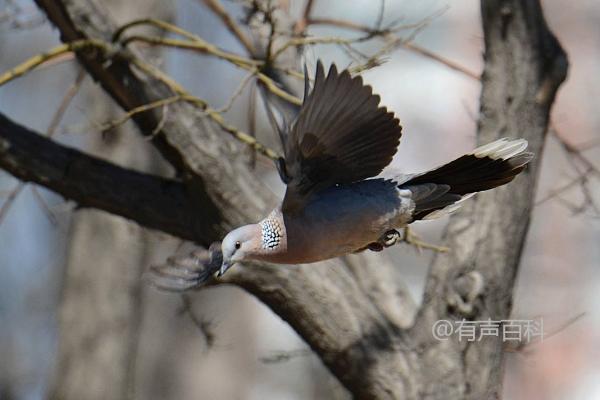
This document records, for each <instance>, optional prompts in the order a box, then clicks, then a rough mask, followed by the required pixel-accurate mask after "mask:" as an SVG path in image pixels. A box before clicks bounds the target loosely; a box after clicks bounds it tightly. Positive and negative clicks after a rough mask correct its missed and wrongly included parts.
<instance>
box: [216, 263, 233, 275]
mask: <svg viewBox="0 0 600 400" xmlns="http://www.w3.org/2000/svg"><path fill="white" fill-rule="evenodd" d="M230 267H231V263H229V262H227V261H223V263H222V264H221V268H219V272H217V277H220V276H221V275H223V274H224V273H225V271H227V270H228V269H229V268H230Z"/></svg>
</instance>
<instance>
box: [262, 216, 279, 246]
mask: <svg viewBox="0 0 600 400" xmlns="http://www.w3.org/2000/svg"><path fill="white" fill-rule="evenodd" d="M260 227H261V228H262V247H263V249H265V250H275V249H276V248H277V247H279V244H280V243H281V235H282V229H281V226H280V225H279V221H277V220H276V219H275V218H267V219H265V220H263V221H262V222H261V223H260Z"/></svg>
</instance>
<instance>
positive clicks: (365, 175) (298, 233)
mask: <svg viewBox="0 0 600 400" xmlns="http://www.w3.org/2000/svg"><path fill="white" fill-rule="evenodd" d="M306 76H307V74H306V73H305V89H304V101H303V104H302V106H301V108H300V111H299V113H298V115H297V117H296V119H295V122H294V123H293V124H292V126H291V128H286V129H285V131H283V132H280V136H281V140H282V144H283V150H284V156H283V157H282V158H280V159H279V160H278V161H277V169H278V171H279V175H280V177H281V179H282V180H283V182H284V183H285V184H286V185H287V188H286V192H285V196H284V198H283V200H282V202H281V203H280V204H279V205H278V206H277V207H276V208H275V209H274V210H272V211H271V212H270V213H269V214H268V215H267V216H266V217H265V218H264V219H263V220H261V221H259V222H258V223H256V224H250V225H246V226H242V227H240V228H237V229H234V230H233V231H231V232H229V233H228V234H227V235H226V236H225V238H224V239H223V241H222V244H221V254H219V257H212V260H213V261H212V262H213V264H214V263H215V261H214V260H217V261H216V263H217V265H213V267H211V268H209V272H210V274H211V275H212V273H214V272H215V270H218V275H222V274H223V273H225V272H226V271H227V270H228V269H229V268H230V267H231V266H232V265H234V264H235V263H238V262H242V261H247V260H260V261H267V262H271V263H283V264H301V263H313V262H317V261H322V260H327V259H330V258H334V257H338V256H342V255H345V254H348V253H355V252H360V251H364V250H367V249H370V250H374V251H380V250H382V249H383V248H385V247H389V246H391V245H393V244H395V243H396V242H397V241H398V240H399V237H400V234H399V232H398V229H400V228H403V227H405V226H406V225H408V224H410V223H412V222H414V221H418V220H426V219H433V218H439V217H441V216H443V215H446V214H448V213H451V212H453V211H455V210H456V209H458V208H459V207H460V206H461V204H462V202H463V201H464V200H465V199H467V198H468V197H470V196H471V195H473V194H474V193H476V192H481V191H484V190H489V189H493V188H495V187H498V186H501V185H504V184H506V183H508V182H510V181H512V180H513V179H514V178H515V176H516V175H518V174H519V173H520V172H521V171H522V170H523V169H524V168H525V166H526V164H527V163H528V162H529V161H531V159H532V158H533V154H532V153H529V152H526V151H525V150H526V148H527V141H526V140H524V139H515V140H510V139H506V138H503V139H499V140H497V141H494V142H492V143H489V144H487V145H485V146H482V147H479V148H476V149H475V150H473V152H471V153H469V154H465V155H463V156H462V157H459V158H457V159H456V160H454V161H451V162H449V163H447V164H445V165H442V166H440V167H438V168H434V169H432V170H430V171H427V172H423V173H418V174H401V175H397V176H395V177H393V178H391V179H385V178H381V177H377V176H378V175H379V174H380V173H381V172H382V170H383V169H384V168H385V167H386V166H387V165H388V164H389V163H390V162H391V161H392V158H393V157H394V154H395V153H396V150H397V147H398V145H399V144H400V137H401V135H402V127H401V126H400V121H399V120H398V119H397V118H395V116H394V113H393V112H390V111H388V110H387V108H386V107H383V106H380V105H379V102H380V97H379V96H378V95H376V94H373V92H372V89H371V87H370V86H368V85H365V84H364V83H363V81H362V78H361V77H360V76H355V77H352V76H351V75H350V73H349V71H348V70H343V71H342V72H338V70H337V68H336V66H335V65H331V67H330V69H329V72H328V73H327V75H325V71H324V68H323V65H322V64H321V62H318V63H317V68H316V76H315V79H314V85H313V87H312V90H310V82H309V80H308V78H307V77H306ZM280 131H281V130H280ZM198 263H200V264H201V262H196V264H198ZM170 264H173V265H176V264H177V263H176V262H172V261H170ZM218 264H220V265H218ZM171 267H172V266H167V267H165V268H167V269H166V270H163V271H162V272H161V271H158V272H159V273H160V275H162V276H166V277H167V278H173V277H174V278H177V279H176V280H177V282H171V283H174V284H175V285H174V286H171V288H174V289H177V290H178V289H187V288H189V287H192V286H194V285H195V284H196V283H197V281H198V279H205V277H206V270H205V271H204V272H203V275H202V278H199V276H198V271H195V270H189V271H187V272H185V273H184V275H185V276H183V275H178V274H181V272H176V273H175V274H173V271H175V270H174V269H173V268H171ZM164 287H166V288H169V287H168V285H164Z"/></svg>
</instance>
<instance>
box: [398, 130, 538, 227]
mask: <svg viewBox="0 0 600 400" xmlns="http://www.w3.org/2000/svg"><path fill="white" fill-rule="evenodd" d="M526 149H527V141H526V140H524V139H516V140H509V139H506V138H503V139H499V140H496V141H495V142H492V143H489V144H487V145H485V146H481V147H478V148H476V149H475V150H473V152H472V153H470V154H465V155H464V156H462V157H459V158H457V159H456V160H454V161H452V162H449V163H448V164H445V165H442V166H441V167H438V168H435V169H433V170H431V171H428V172H425V173H423V174H420V175H417V176H414V177H412V178H410V179H409V180H408V181H406V182H404V183H403V184H402V185H401V186H400V187H401V188H402V189H409V190H410V191H411V193H412V199H413V201H414V202H415V211H414V213H413V220H419V219H434V218H438V217H440V216H442V215H446V214H449V213H452V212H453V211H456V210H457V209H458V208H460V206H461V205H462V202H463V201H464V200H466V199H467V198H469V197H471V196H472V195H473V194H474V193H476V192H481V191H484V190H489V189H493V188H495V187H498V186H501V185H504V184H506V183H508V182H510V181H512V180H513V179H514V178H515V176H517V175H518V174H519V173H520V172H521V171H522V170H523V169H524V168H525V165H527V163H528V162H529V161H531V160H532V158H533V153H529V152H526V151H525V150H526Z"/></svg>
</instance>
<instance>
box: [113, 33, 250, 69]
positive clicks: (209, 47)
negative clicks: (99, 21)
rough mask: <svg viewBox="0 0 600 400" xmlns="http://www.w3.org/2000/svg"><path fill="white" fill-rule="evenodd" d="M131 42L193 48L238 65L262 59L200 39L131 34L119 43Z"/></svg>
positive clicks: (246, 64) (247, 65) (242, 65)
mask: <svg viewBox="0 0 600 400" xmlns="http://www.w3.org/2000/svg"><path fill="white" fill-rule="evenodd" d="M133 42H142V43H147V44H150V45H160V46H166V47H176V48H180V49H187V50H195V51H198V52H201V53H204V54H210V55H213V56H215V57H217V58H220V59H222V60H225V61H229V62H230V63H232V64H234V65H236V66H239V67H246V68H247V67H255V66H259V65H261V64H262V61H257V60H252V59H250V58H247V57H243V56H240V55H237V54H235V53H230V52H227V51H225V50H221V49H219V48H218V47H217V46H215V45H213V44H210V43H208V42H206V41H204V40H202V39H198V40H194V41H191V40H179V39H170V38H160V37H154V36H144V35H133V36H129V37H127V38H126V39H123V41H122V42H121V43H122V44H123V46H126V45H128V44H130V43H133Z"/></svg>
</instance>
